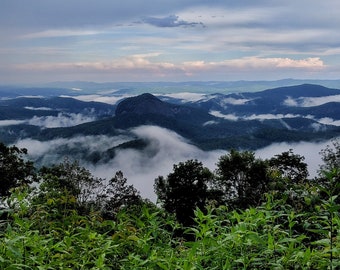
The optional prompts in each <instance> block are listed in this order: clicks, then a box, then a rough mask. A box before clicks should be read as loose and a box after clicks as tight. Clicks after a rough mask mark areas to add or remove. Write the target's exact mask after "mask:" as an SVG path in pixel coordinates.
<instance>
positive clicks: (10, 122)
mask: <svg viewBox="0 0 340 270" xmlns="http://www.w3.org/2000/svg"><path fill="white" fill-rule="evenodd" d="M25 123H26V121H25V120H0V127H3V126H14V125H20V124H25Z"/></svg>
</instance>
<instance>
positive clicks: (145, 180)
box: [16, 126, 225, 201]
mask: <svg viewBox="0 0 340 270" xmlns="http://www.w3.org/2000/svg"><path fill="white" fill-rule="evenodd" d="M132 133H133V134H134V135H133V136H132V137H131V136H115V137H108V136H77V137H74V138H70V139H55V140H50V141H45V142H41V141H37V140H33V139H25V140H20V141H18V142H17V143H16V145H17V146H18V147H20V148H27V149H28V153H29V154H30V157H31V158H32V159H34V160H39V161H40V162H42V163H47V164H51V163H60V162H62V160H63V156H61V152H60V151H61V150H60V149H68V151H69V152H72V153H73V154H72V155H71V156H69V158H71V159H77V158H78V159H79V158H81V153H84V152H85V153H87V154H91V153H94V152H96V151H99V152H101V151H105V150H107V149H109V148H112V147H114V146H117V145H119V144H121V143H123V142H126V141H128V140H131V139H134V138H135V137H138V138H141V139H144V140H146V141H148V146H147V147H146V149H144V150H143V151H139V150H133V149H121V150H119V151H117V152H116V155H115V157H114V158H113V159H111V160H109V161H108V162H106V163H105V164H97V165H93V164H89V163H88V162H87V161H84V160H80V163H81V164H82V165H83V166H85V167H86V168H88V169H90V171H91V172H92V173H93V174H94V175H95V176H98V177H101V178H106V179H110V178H111V177H113V176H114V173H115V172H116V171H118V170H121V171H122V172H123V173H124V176H125V177H127V179H128V183H129V184H133V185H134V186H135V187H136V188H137V189H138V190H139V191H140V192H141V194H142V196H143V197H146V198H149V199H151V200H153V201H155V200H156V195H155V194H154V190H153V185H154V180H155V179H156V178H157V177H158V176H160V175H163V176H166V175H167V174H169V173H170V172H172V169H173V165H174V164H177V163H179V162H182V161H186V160H188V159H198V160H199V161H201V162H202V163H203V165H204V166H207V167H208V168H210V169H211V170H214V169H215V163H216V162H217V160H218V157H220V156H221V155H222V154H223V153H225V151H210V152H204V151H202V150H200V149H198V148H197V147H195V146H193V145H191V144H190V143H189V142H188V141H186V140H185V139H184V138H183V137H181V136H179V135H178V134H176V133H174V132H172V131H170V130H167V129H164V128H160V127H155V126H141V127H138V128H135V129H133V130H132Z"/></svg>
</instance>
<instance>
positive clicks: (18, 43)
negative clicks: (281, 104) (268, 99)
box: [0, 0, 340, 84]
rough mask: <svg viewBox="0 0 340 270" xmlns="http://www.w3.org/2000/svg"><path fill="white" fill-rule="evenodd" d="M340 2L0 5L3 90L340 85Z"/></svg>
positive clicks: (128, 0) (36, 0)
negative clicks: (290, 82) (151, 84)
mask: <svg viewBox="0 0 340 270" xmlns="http://www.w3.org/2000/svg"><path fill="white" fill-rule="evenodd" d="M339 10H340V1H338V0H322V1H320V0H298V1H297V0H275V1H274V0H256V1H254V0H239V1H235V0H223V1H218V0H209V1H208V0H171V1H170V0H157V1H155V0H143V1H140V0H124V1H116V0H30V1H27V0H1V3H0V84H8V83H9V84H13V83H14V84H15V83H40V82H50V81H75V80H80V81H95V82H115V81H119V82H122V81H135V82H139V81H202V80H204V81H216V80H217V81H235V80H277V79H284V78H296V79H339V75H338V74H339V72H340V35H339V26H340V16H339Z"/></svg>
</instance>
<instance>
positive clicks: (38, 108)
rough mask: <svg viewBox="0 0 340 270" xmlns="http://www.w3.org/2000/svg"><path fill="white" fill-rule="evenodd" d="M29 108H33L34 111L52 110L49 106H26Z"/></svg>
mask: <svg viewBox="0 0 340 270" xmlns="http://www.w3.org/2000/svg"><path fill="white" fill-rule="evenodd" d="M25 109H27V110H33V111H51V110H52V109H51V108H48V107H25Z"/></svg>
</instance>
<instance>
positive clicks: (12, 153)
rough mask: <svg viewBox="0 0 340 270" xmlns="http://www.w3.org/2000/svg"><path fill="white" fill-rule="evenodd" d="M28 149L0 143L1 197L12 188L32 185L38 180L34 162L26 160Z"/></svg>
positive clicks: (7, 193)
mask: <svg viewBox="0 0 340 270" xmlns="http://www.w3.org/2000/svg"><path fill="white" fill-rule="evenodd" d="M25 155H27V149H25V148H21V149H19V148H18V147H16V146H9V147H7V146H6V145H4V144H3V143H0V197H3V196H8V195H9V194H10V190H11V189H12V188H15V187H18V186H21V185H25V184H31V183H32V182H33V181H34V180H35V179H36V173H35V168H34V165H33V162H31V161H27V160H25V159H24V156H25Z"/></svg>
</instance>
